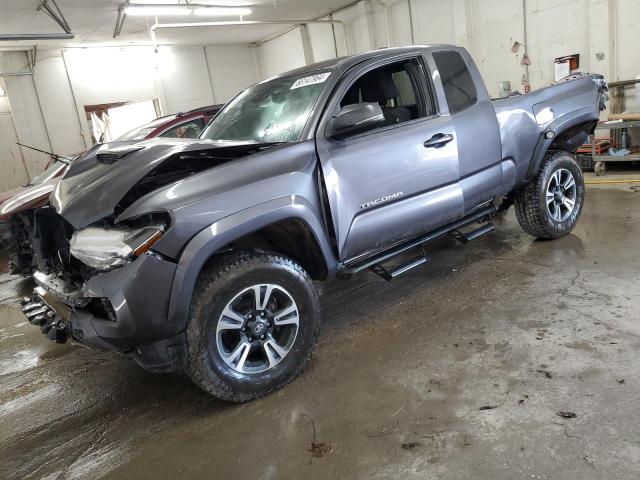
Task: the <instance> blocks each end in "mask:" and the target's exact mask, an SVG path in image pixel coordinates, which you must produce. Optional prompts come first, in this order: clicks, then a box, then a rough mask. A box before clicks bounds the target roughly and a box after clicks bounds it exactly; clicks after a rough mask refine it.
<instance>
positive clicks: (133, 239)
mask: <svg viewBox="0 0 640 480" xmlns="http://www.w3.org/2000/svg"><path fill="white" fill-rule="evenodd" d="M163 233H164V226H162V225H156V226H149V227H144V228H139V229H131V230H129V229H118V228H94V227H89V228H85V229H83V230H78V231H77V232H75V233H74V234H73V236H72V237H71V241H70V242H69V245H70V247H71V248H70V251H71V255H73V256H74V257H76V258H77V259H78V260H80V261H81V262H82V263H84V264H85V265H88V266H89V267H92V268H96V269H98V270H109V269H111V268H113V267H117V266H119V265H122V264H124V263H127V262H130V261H132V260H134V259H135V258H136V257H138V256H140V255H142V254H143V253H145V252H146V251H148V250H149V249H150V248H151V245H153V244H154V243H155V242H157V241H158V240H159V239H160V237H161V236H162V234H163Z"/></svg>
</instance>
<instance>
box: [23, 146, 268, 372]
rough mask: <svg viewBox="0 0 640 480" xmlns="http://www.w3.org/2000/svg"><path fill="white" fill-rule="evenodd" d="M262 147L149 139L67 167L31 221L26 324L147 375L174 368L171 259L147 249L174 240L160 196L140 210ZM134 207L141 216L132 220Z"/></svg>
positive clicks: (177, 352)
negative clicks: (126, 359) (31, 287)
mask: <svg viewBox="0 0 640 480" xmlns="http://www.w3.org/2000/svg"><path fill="white" fill-rule="evenodd" d="M265 148H268V146H265V144H260V145H255V144H244V145H242V144H241V145H237V144H231V145H229V144H225V145H219V144H217V143H216V142H200V141H195V142H193V141H192V142H186V141H183V140H167V139H165V140H150V141H145V142H141V143H137V144H131V145H124V146H117V147H111V146H109V145H105V146H102V147H100V148H97V149H94V150H92V151H91V152H89V153H88V154H87V155H85V156H84V157H82V158H80V159H79V160H77V161H76V162H74V164H73V165H72V166H71V168H70V170H69V172H68V173H67V175H66V176H65V177H64V178H63V180H62V181H61V182H60V184H59V185H58V186H57V188H56V190H55V191H54V192H53V194H52V196H51V205H49V206H46V207H43V208H40V209H38V210H35V211H34V213H33V224H32V225H31V226H30V228H31V231H30V236H31V239H32V245H33V256H34V262H35V264H36V272H35V273H34V280H35V282H36V284H37V289H36V291H35V293H34V298H31V299H27V300H26V301H25V302H24V305H23V310H24V312H25V315H27V318H28V319H29V321H30V322H31V323H34V324H36V325H38V326H40V327H41V329H42V330H43V333H46V334H47V336H48V337H49V338H51V339H53V340H56V341H58V342H64V341H66V340H67V339H73V340H75V341H77V342H79V343H82V344H84V345H87V346H89V347H93V348H100V349H109V350H115V351H118V352H121V353H126V354H130V355H131V356H132V357H133V358H134V359H135V360H136V361H138V363H140V364H141V365H142V366H143V367H145V368H147V369H150V370H154V371H172V370H177V369H180V368H181V367H182V361H183V358H184V355H183V354H184V333H183V332H184V322H180V321H171V320H170V319H169V315H168V312H169V304H170V298H171V288H172V286H173V282H174V277H175V273H176V269H177V260H176V259H175V258H171V256H167V255H165V254H163V253H161V252H160V251H158V250H154V246H155V245H156V244H157V243H158V242H160V241H161V240H162V239H163V237H165V236H166V235H169V234H170V233H171V231H172V230H171V229H172V222H173V220H174V219H173V213H172V211H170V210H169V209H165V208H167V207H166V200H167V198H166V196H165V197H163V198H164V200H159V201H158V202H155V203H153V205H152V206H150V207H149V208H148V209H147V208H146V206H144V207H142V208H140V207H139V206H140V201H141V199H144V198H147V197H148V195H149V194H155V193H156V192H158V191H159V190H160V189H163V188H170V186H172V185H176V184H178V183H180V182H183V181H185V180H187V179H189V178H191V177H193V176H195V175H196V174H198V173H201V172H203V171H205V170H210V169H213V168H215V167H218V166H220V165H223V164H226V163H228V162H230V161H232V160H235V159H238V158H240V157H247V156H250V155H251V154H253V153H256V152H259V151H261V150H264V149H265ZM173 200H174V201H175V199H173ZM132 206H137V207H136V208H137V209H138V210H141V209H142V210H143V212H139V211H138V212H137V213H135V214H130V212H131V207H132ZM194 228H200V227H198V226H197V225H194ZM174 236H175V235H174ZM180 237H181V238H182V235H180ZM187 240H188V236H187V237H185V238H184V241H187Z"/></svg>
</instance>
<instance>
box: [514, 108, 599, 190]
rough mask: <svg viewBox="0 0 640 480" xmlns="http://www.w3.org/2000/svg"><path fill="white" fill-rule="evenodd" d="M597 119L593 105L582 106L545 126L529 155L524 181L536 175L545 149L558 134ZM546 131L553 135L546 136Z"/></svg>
mask: <svg viewBox="0 0 640 480" xmlns="http://www.w3.org/2000/svg"><path fill="white" fill-rule="evenodd" d="M597 120H598V117H597V116H596V117H594V108H593V107H582V108H580V109H578V110H575V111H573V112H571V113H570V114H568V115H563V116H562V117H560V118H557V119H555V120H554V121H553V122H551V123H550V124H549V125H548V126H547V128H545V129H544V130H543V132H542V135H540V138H539V139H538V143H537V144H536V147H535V149H534V151H533V155H532V156H531V162H530V163H529V168H528V170H527V174H526V176H525V181H526V182H528V181H530V180H531V179H533V178H534V177H535V176H536V174H537V173H538V170H540V166H541V165H542V161H543V160H544V156H545V155H546V153H547V150H549V147H550V146H551V145H552V144H553V142H554V140H555V139H556V137H557V136H558V135H560V134H562V132H564V131H566V130H568V129H569V128H571V127H575V126H576V125H579V124H581V123H588V122H595V121H597ZM547 132H553V134H554V135H553V137H552V138H546V136H545V135H546V134H547Z"/></svg>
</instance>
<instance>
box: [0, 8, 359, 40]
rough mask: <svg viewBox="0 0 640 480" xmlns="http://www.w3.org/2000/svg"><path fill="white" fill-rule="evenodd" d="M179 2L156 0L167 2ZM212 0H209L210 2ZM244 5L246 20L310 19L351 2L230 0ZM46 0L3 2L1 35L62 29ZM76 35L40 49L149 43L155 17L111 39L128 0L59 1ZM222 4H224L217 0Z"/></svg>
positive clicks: (253, 30) (249, 28)
mask: <svg viewBox="0 0 640 480" xmlns="http://www.w3.org/2000/svg"><path fill="white" fill-rule="evenodd" d="M167 1H174V2H175V1H176V0H158V1H157V3H166V2H167ZM205 1H207V0H201V3H205ZM208 1H209V3H212V2H211V0H208ZM234 1H237V3H241V4H242V5H247V4H250V7H249V8H251V10H252V13H251V15H249V16H247V17H245V18H244V20H253V21H255V20H262V21H264V20H311V19H314V18H317V17H320V16H322V15H325V14H327V13H329V12H332V11H335V10H337V9H339V8H342V7H345V6H347V5H349V4H351V3H353V0H247V1H239V0H227V1H226V2H225V3H227V4H232V3H233V2H234ZM41 3H42V0H0V33H1V34H10V33H63V31H62V28H61V27H60V26H59V25H58V24H57V23H55V22H54V21H53V20H52V19H51V18H50V17H48V16H47V15H46V14H44V13H42V12H39V11H37V8H38V6H39V5H40V4H41ZM56 3H57V4H58V6H59V7H60V9H61V10H62V13H63V14H64V16H65V18H66V19H67V22H68V23H69V25H70V26H71V30H72V32H73V33H74V34H75V38H74V39H73V40H40V41H38V42H37V45H38V48H41V49H48V48H63V47H88V46H108V45H119V46H125V45H149V44H150V43H151V40H150V37H149V33H148V30H147V28H146V25H149V26H150V25H153V24H154V23H155V19H154V18H147V17H127V19H126V21H125V23H124V27H123V29H122V33H121V34H120V36H119V37H118V38H116V39H114V38H113V30H114V27H115V24H116V18H117V15H118V7H120V6H121V5H122V4H123V3H124V0H56ZM216 3H222V2H216ZM224 20H239V18H237V17H195V18H186V17H160V18H159V22H160V23H180V22H194V21H224ZM287 28H288V27H287V25H241V26H224V27H219V26H216V27H198V28H178V29H173V28H172V29H161V30H158V32H157V42H158V43H160V44H175V45H215V44H247V43H253V42H257V41H260V40H263V39H265V38H267V37H269V36H271V35H274V34H277V33H279V32H282V31H284V30H286V29H287ZM33 45H34V42H33V41H20V42H0V49H2V48H6V47H10V48H11V47H31V46H33Z"/></svg>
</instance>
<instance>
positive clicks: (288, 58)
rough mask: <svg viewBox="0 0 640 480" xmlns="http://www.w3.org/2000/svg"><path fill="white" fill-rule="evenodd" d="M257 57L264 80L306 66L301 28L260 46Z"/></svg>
mask: <svg viewBox="0 0 640 480" xmlns="http://www.w3.org/2000/svg"><path fill="white" fill-rule="evenodd" d="M257 56H258V68H259V71H260V77H261V78H262V79H265V78H269V77H273V76H274V75H277V74H279V73H282V72H286V71H287V70H291V69H294V68H297V67H301V66H303V65H305V57H304V49H303V48H302V34H301V32H300V28H294V29H293V30H291V31H289V32H287V33H285V34H284V35H281V36H279V37H277V38H275V39H273V40H270V41H268V42H265V43H263V44H262V45H260V46H258V52H257Z"/></svg>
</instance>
